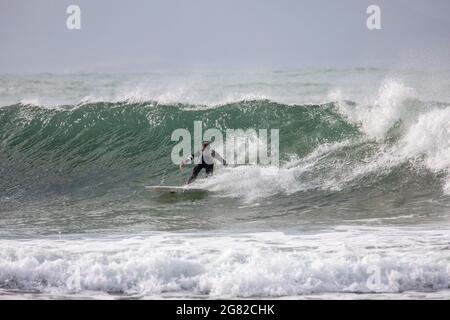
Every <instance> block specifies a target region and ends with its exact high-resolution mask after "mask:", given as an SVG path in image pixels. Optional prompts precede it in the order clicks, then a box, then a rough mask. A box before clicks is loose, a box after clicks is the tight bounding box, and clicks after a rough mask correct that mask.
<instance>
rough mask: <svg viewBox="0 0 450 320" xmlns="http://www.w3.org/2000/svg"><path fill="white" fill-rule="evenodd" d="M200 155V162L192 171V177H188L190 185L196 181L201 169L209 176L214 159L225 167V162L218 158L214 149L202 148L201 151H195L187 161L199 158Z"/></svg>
mask: <svg viewBox="0 0 450 320" xmlns="http://www.w3.org/2000/svg"><path fill="white" fill-rule="evenodd" d="M200 154H201V159H200V162H199V163H198V164H197V165H196V166H195V167H194V169H193V170H192V175H191V176H190V177H189V180H188V182H187V183H188V184H189V183H192V182H194V181H195V179H197V176H198V174H199V173H200V171H202V169H205V171H206V175H207V176H210V175H212V174H213V171H214V159H217V160H219V161H221V162H222V164H223V165H226V164H227V163H226V161H225V160H224V159H223V158H222V157H221V156H220V154H219V153H218V152H216V151H215V150H214V149H210V148H209V147H206V148H204V149H203V150H201V151H197V152H196V153H193V154H191V155H190V156H189V157H188V158H187V160H188V161H192V160H193V159H194V158H196V157H199V156H200Z"/></svg>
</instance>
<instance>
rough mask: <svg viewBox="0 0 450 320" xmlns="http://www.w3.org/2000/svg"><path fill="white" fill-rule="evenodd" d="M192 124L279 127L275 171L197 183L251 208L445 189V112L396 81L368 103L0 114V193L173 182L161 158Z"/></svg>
mask: <svg viewBox="0 0 450 320" xmlns="http://www.w3.org/2000/svg"><path fill="white" fill-rule="evenodd" d="M335 98H337V97H335ZM196 120H201V121H203V126H204V128H205V129H206V128H210V127H215V128H218V129H219V130H221V131H222V132H225V130H226V129H235V128H242V129H244V130H245V129H248V128H256V129H261V128H266V129H273V128H276V129H279V130H280V157H281V165H280V168H279V169H277V171H276V173H275V174H271V172H273V169H274V168H267V167H262V166H241V167H233V168H227V169H224V170H221V171H220V172H219V174H217V175H216V176H215V177H214V178H213V179H210V180H208V181H204V182H199V183H204V184H205V185H206V186H207V187H208V188H211V189H213V190H217V191H221V192H222V194H225V195H229V196H244V197H245V199H246V200H248V201H253V200H255V199H257V198H260V197H265V196H271V195H275V194H277V193H285V194H292V193H295V192H299V191H305V190H314V189H321V190H334V191H339V190H345V189H348V188H361V187H367V186H373V185H376V184H377V183H378V182H379V181H380V180H383V179H385V180H386V179H388V180H389V177H396V176H397V178H395V179H393V180H392V181H390V182H389V184H388V185H387V186H386V190H389V189H391V190H392V188H393V187H394V184H401V185H403V184H406V183H409V184H411V183H413V184H414V181H411V177H410V176H413V177H416V178H415V182H416V183H417V182H418V181H421V180H422V179H423V176H424V174H425V175H426V174H427V173H431V174H433V175H434V177H435V178H434V182H433V181H431V183H433V184H436V181H437V183H439V184H441V191H443V192H444V193H448V192H449V185H450V177H449V169H450V165H449V164H450V158H449V157H450V127H449V123H450V107H449V106H448V105H446V104H442V103H441V104H439V103H430V102H428V103H427V102H422V101H419V100H417V99H414V97H412V96H411V95H410V90H409V89H408V88H405V87H403V86H402V85H401V84H398V83H388V84H385V85H384V86H382V88H381V89H380V92H379V97H378V98H377V99H376V100H375V101H374V102H373V103H372V104H370V105H368V106H366V105H361V104H357V103H355V102H351V101H347V100H343V99H337V100H336V101H334V102H330V103H325V104H320V105H286V104H281V103H276V102H273V101H270V100H248V101H247V100H244V101H239V102H236V103H229V104H224V105H218V106H215V107H207V108H205V107H203V106H195V105H186V104H169V105H167V104H161V103H158V102H157V101H148V102H142V103H130V102H129V101H123V102H98V103H87V104H82V105H78V106H64V107H60V108H59V109H46V108H40V107H35V106H30V105H22V104H17V105H12V106H7V107H3V108H1V109H0V137H1V146H0V148H1V151H2V152H1V155H0V163H1V164H0V166H1V168H2V173H3V175H4V179H3V181H2V184H1V185H0V190H1V191H3V193H4V194H6V195H8V194H11V193H13V192H14V190H16V189H17V187H21V188H22V189H23V188H26V189H28V190H30V188H33V186H34V189H35V190H37V191H39V192H41V191H42V190H43V189H46V190H50V191H51V190H58V189H64V188H63V187H62V186H64V185H75V183H74V182H75V181H76V182H77V183H76V185H79V186H86V185H89V184H96V185H97V184H99V182H101V181H106V180H107V179H109V180H111V179H112V181H113V182H114V183H116V182H118V181H120V182H121V183H122V184H123V183H124V182H126V181H129V180H130V179H131V180H132V179H135V178H136V176H138V175H142V174H143V172H144V174H145V175H146V176H147V177H151V178H152V179H155V180H158V179H161V178H162V177H163V176H164V179H165V180H166V181H168V182H170V181H174V182H175V183H179V182H180V181H179V179H180V178H179V175H178V171H177V168H176V166H175V165H174V164H172V163H171V161H170V153H171V148H172V146H173V145H174V144H175V143H176V142H173V141H170V137H171V133H172V132H173V130H175V129H178V128H186V129H188V130H190V131H193V123H194V121H196ZM177 179H178V180H177ZM236 179H239V180H240V181H241V183H240V184H239V185H236V184H235V183H234V181H235V180H236ZM11 190H12V191H11ZM66 191H67V190H66Z"/></svg>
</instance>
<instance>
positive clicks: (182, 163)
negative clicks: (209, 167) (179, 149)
mask: <svg viewBox="0 0 450 320" xmlns="http://www.w3.org/2000/svg"><path fill="white" fill-rule="evenodd" d="M200 153H201V152H200V151H197V152H195V153H193V154H191V155H190V156H188V157H187V158H186V160H184V161H183V160H181V162H180V169H181V168H183V167H184V165H185V164H186V163H191V162H192V160H194V158H195V157H198V156H199V155H200Z"/></svg>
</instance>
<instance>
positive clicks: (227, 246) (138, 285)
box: [0, 226, 450, 298]
mask: <svg viewBox="0 0 450 320" xmlns="http://www.w3.org/2000/svg"><path fill="white" fill-rule="evenodd" d="M0 244H1V245H0V282H1V283H2V284H3V287H4V288H5V285H6V287H9V290H13V289H20V290H25V291H36V290H37V291H39V292H41V293H44V294H47V295H48V294H49V295H52V296H60V297H62V296H65V295H68V294H71V295H73V294H76V295H81V296H83V295H85V296H86V295H88V296H93V297H98V298H105V296H108V294H107V292H110V293H111V294H112V297H114V296H115V295H117V294H119V296H120V295H122V294H125V295H132V296H138V297H165V296H171V295H174V296H177V297H200V298H227V297H295V296H298V295H311V294H327V295H328V297H338V296H339V294H340V293H369V294H373V293H382V294H383V295H384V296H386V297H391V298H395V297H396V296H397V297H408V294H409V293H408V292H411V293H413V292H417V291H419V292H429V291H433V292H436V291H437V292H439V290H445V289H448V288H449V284H450V230H449V229H445V228H439V227H438V226H435V227H434V231H430V230H429V229H423V228H391V227H381V228H355V227H339V228H335V229H330V230H323V231H321V232H317V233H299V232H296V233H291V234H290V233H282V232H262V233H250V234H240V233H233V232H231V233H225V232H219V233H217V234H213V233H205V232H203V233H202V232H196V233H152V234H142V235H134V236H125V235H124V236H110V237H107V238H102V237H89V236H87V237H86V236H85V237H83V238H77V237H76V236H67V237H66V236H62V237H61V238H60V239H58V238H56V239H55V238H48V239H31V240H20V239H16V240H1V241H0ZM6 292H8V290H7V291H6ZM12 292H14V291H12ZM5 297H8V296H5ZM369 297H370V296H369Z"/></svg>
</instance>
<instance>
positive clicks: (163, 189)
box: [145, 186, 208, 193]
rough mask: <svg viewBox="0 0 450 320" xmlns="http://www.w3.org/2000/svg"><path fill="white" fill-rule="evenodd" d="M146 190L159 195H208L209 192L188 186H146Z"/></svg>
mask: <svg viewBox="0 0 450 320" xmlns="http://www.w3.org/2000/svg"><path fill="white" fill-rule="evenodd" d="M145 189H147V190H150V191H152V192H158V193H207V192H208V190H206V189H201V188H191V187H188V186H182V187H180V186H145Z"/></svg>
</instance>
